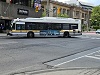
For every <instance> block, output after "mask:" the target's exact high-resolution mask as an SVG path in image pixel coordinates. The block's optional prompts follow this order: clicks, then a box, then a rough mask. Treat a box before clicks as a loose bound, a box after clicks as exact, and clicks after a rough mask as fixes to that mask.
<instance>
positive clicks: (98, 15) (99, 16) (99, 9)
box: [91, 5, 100, 26]
mask: <svg viewBox="0 0 100 75" xmlns="http://www.w3.org/2000/svg"><path fill="white" fill-rule="evenodd" d="M91 24H92V25H93V26H99V25H100V5H99V6H96V7H94V8H93V10H92V14H91Z"/></svg>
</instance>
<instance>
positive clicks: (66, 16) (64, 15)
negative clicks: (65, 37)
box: [58, 14, 69, 18]
mask: <svg viewBox="0 0 100 75" xmlns="http://www.w3.org/2000/svg"><path fill="white" fill-rule="evenodd" d="M58 17H64V18H68V17H69V16H68V15H67V14H58Z"/></svg>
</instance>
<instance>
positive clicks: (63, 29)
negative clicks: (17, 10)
mask: <svg viewBox="0 0 100 75" xmlns="http://www.w3.org/2000/svg"><path fill="white" fill-rule="evenodd" d="M7 35H10V36H27V37H29V38H32V37H39V36H43V37H46V36H49V37H50V36H56V37H57V36H63V37H70V36H77V35H82V32H81V21H80V20H79V19H72V18H60V17H42V18H25V19H14V20H13V21H12V23H11V30H10V31H9V32H8V33H7Z"/></svg>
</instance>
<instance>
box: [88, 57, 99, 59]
mask: <svg viewBox="0 0 100 75" xmlns="http://www.w3.org/2000/svg"><path fill="white" fill-rule="evenodd" d="M86 57H88V58H93V59H100V58H98V57H94V56H86Z"/></svg>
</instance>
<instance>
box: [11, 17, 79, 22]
mask: <svg viewBox="0 0 100 75" xmlns="http://www.w3.org/2000/svg"><path fill="white" fill-rule="evenodd" d="M79 21H80V20H79V19H73V18H62V17H42V18H24V19H18V18H17V19H14V20H13V23H14V22H44V23H45V22H46V23H47V22H48V23H79Z"/></svg>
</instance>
